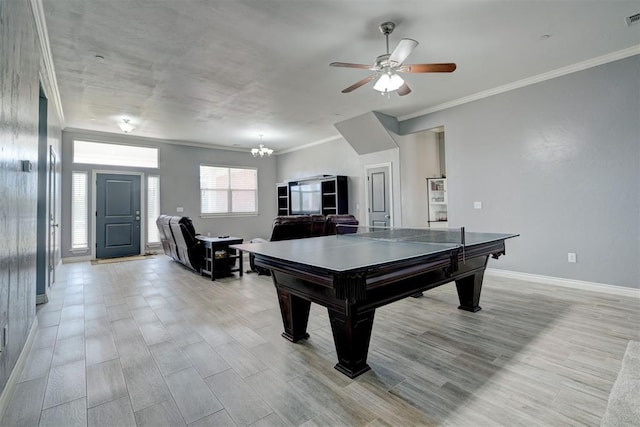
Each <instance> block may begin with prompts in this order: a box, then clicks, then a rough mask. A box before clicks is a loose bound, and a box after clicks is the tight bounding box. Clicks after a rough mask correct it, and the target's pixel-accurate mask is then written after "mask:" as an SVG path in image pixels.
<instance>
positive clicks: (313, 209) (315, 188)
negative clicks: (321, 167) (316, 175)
mask: <svg viewBox="0 0 640 427" xmlns="http://www.w3.org/2000/svg"><path fill="white" fill-rule="evenodd" d="M289 194H290V206H291V207H290V209H291V214H292V215H311V214H320V213H322V193H321V191H320V181H311V182H300V183H297V182H295V183H294V182H292V183H290V184H289Z"/></svg>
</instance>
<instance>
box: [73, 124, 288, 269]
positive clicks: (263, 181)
mask: <svg viewBox="0 0 640 427" xmlns="http://www.w3.org/2000/svg"><path fill="white" fill-rule="evenodd" d="M74 139H80V140H87V141H96V142H112V143H118V144H131V145H137V146H147V147H156V148H158V149H159V158H160V162H159V168H158V169H141V168H128V167H114V166H104V165H87V164H74V163H73V141H74ZM62 162H63V169H62V223H61V228H62V256H63V258H65V259H69V258H73V257H86V256H88V255H90V252H86V253H72V252H71V174H72V172H73V171H88V172H89V177H90V178H91V171H92V170H94V169H95V170H118V171H129V172H142V173H145V174H150V175H159V176H160V207H161V211H162V213H165V214H167V215H180V216H188V217H191V219H192V220H193V223H194V226H195V229H196V232H198V233H201V234H206V233H207V232H211V234H212V235H214V236H216V235H221V234H226V235H231V236H238V237H243V238H245V239H252V238H254V237H263V238H264V237H269V235H270V233H271V223H272V222H273V218H274V217H275V216H276V214H277V213H276V191H275V182H276V178H275V177H276V166H275V164H276V159H275V157H271V158H254V157H252V156H251V155H250V154H249V153H248V152H238V151H230V150H219V149H211V148H201V147H196V146H189V145H182V144H176V143H171V141H163V140H155V139H149V138H138V137H135V136H131V135H120V134H110V133H98V132H88V131H78V130H70V131H64V132H63V144H62ZM200 164H209V165H223V166H251V167H256V168H257V169H258V210H259V215H258V216H247V217H238V216H235V217H234V216H228V217H217V218H201V217H200V175H199V172H200V171H199V166H200ZM145 176H146V175H145ZM88 197H89V199H88V200H89V206H91V200H92V197H93V186H92V185H89V196H88ZM179 206H181V207H183V208H184V212H182V213H179V212H177V210H176V208H177V207H179ZM89 210H91V209H89ZM93 218H94V216H92V215H91V212H89V218H88V220H89V230H90V231H89V247H91V246H92V245H94V242H92V241H91V228H92V227H94V222H93ZM143 228H144V229H145V230H146V224H145V225H144V227H143Z"/></svg>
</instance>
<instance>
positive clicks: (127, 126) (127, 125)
mask: <svg viewBox="0 0 640 427" xmlns="http://www.w3.org/2000/svg"><path fill="white" fill-rule="evenodd" d="M118 126H120V129H122V132H124V133H129V132H132V131H133V130H134V129H135V128H134V127H133V125H132V124H131V123H129V119H122V123H119V124H118Z"/></svg>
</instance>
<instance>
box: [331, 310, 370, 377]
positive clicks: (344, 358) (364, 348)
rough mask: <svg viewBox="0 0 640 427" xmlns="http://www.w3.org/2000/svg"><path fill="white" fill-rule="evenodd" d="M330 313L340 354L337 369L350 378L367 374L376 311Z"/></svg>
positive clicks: (337, 349) (336, 311)
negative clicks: (368, 354)
mask: <svg viewBox="0 0 640 427" xmlns="http://www.w3.org/2000/svg"><path fill="white" fill-rule="evenodd" d="M327 310H328V311H329V320H330V321H331V330H332V331H333V341H334V342H335V345H336V352H337V353H338V363H337V364H336V366H335V368H336V369H337V370H338V371H340V372H342V373H343V374H345V375H346V376H348V377H349V378H355V377H357V376H358V375H360V374H363V373H365V372H367V371H368V370H369V369H371V368H370V367H369V365H368V364H367V353H368V351H369V341H370V339H371V329H372V327H373V317H374V314H375V310H370V311H367V312H364V313H358V314H353V313H351V311H352V310H350V309H349V308H347V313H345V312H344V311H342V310H333V309H331V308H327Z"/></svg>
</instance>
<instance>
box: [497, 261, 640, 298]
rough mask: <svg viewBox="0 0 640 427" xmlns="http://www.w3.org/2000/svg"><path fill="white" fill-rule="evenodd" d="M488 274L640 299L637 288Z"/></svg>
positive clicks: (507, 273)
mask: <svg viewBox="0 0 640 427" xmlns="http://www.w3.org/2000/svg"><path fill="white" fill-rule="evenodd" d="M486 274H487V275H489V276H495V277H506V278H508V279H516V280H526V281H528V282H535V283H544V284H547V285H553V286H561V287H564V288H573V289H581V290H585V291H592V292H604V293H606V294H612V295H618V296H625V297H632V298H640V289H637V288H627V287H624V286H616V285H607V284H604V283H596V282H585V281H582V280H573V279H563V278H561V277H551V276H542V275H539V274H529V273H520V272H518V271H509V270H500V269H497V268H487V270H486Z"/></svg>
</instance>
